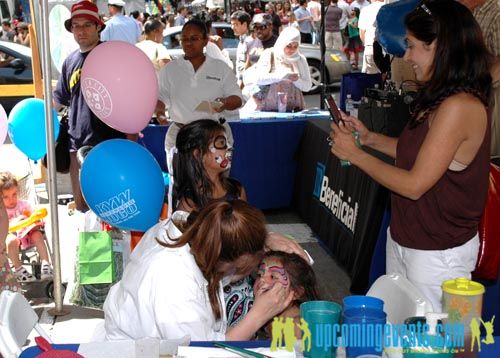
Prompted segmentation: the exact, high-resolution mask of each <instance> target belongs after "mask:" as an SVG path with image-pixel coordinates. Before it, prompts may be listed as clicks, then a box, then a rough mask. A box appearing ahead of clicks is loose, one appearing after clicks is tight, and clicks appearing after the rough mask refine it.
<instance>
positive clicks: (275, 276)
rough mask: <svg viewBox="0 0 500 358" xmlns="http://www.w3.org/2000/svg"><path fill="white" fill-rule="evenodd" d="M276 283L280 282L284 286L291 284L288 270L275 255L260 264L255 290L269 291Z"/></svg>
mask: <svg viewBox="0 0 500 358" xmlns="http://www.w3.org/2000/svg"><path fill="white" fill-rule="evenodd" d="M276 283H280V284H282V285H283V286H284V287H288V286H290V278H289V276H288V272H287V271H286V270H285V268H284V267H283V264H282V263H281V261H280V260H278V259H276V258H273V257H267V258H265V259H264V260H262V262H261V263H260V265H259V270H258V271H257V280H256V281H255V285H254V290H257V291H259V290H263V291H267V290H270V289H271V287H273V286H274V284H276Z"/></svg>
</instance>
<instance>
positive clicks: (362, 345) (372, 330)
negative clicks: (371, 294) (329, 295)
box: [343, 307, 387, 358]
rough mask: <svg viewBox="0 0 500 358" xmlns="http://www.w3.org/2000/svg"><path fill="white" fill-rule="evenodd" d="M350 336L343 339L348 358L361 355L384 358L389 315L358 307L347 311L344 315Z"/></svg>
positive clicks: (378, 310)
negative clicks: (384, 341) (386, 324)
mask: <svg viewBox="0 0 500 358" xmlns="http://www.w3.org/2000/svg"><path fill="white" fill-rule="evenodd" d="M343 318H344V322H343V323H344V325H346V326H347V330H348V336H347V337H343V340H344V344H346V355H347V358H354V357H358V356H360V355H364V354H368V355H376V356H382V353H383V350H384V347H383V337H384V326H385V323H386V319H387V315H386V313H385V312H384V311H382V310H381V309H376V308H371V307H358V308H350V309H346V310H345V311H344V314H343Z"/></svg>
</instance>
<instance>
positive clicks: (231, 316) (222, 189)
mask: <svg viewBox="0 0 500 358" xmlns="http://www.w3.org/2000/svg"><path fill="white" fill-rule="evenodd" d="M176 147H177V151H176V153H175V154H174V156H173V161H172V164H173V177H174V185H173V200H172V203H173V204H172V207H173V209H174V210H181V211H186V212H191V211H193V210H196V211H199V210H202V209H203V208H204V207H205V206H207V205H208V204H209V203H210V202H211V201H212V200H214V199H226V200H235V199H240V200H245V201H246V200H247V196H246V193H245V190H244V188H243V186H242V185H241V184H240V183H239V182H238V181H237V180H235V179H232V178H228V177H227V175H226V174H227V171H228V170H229V168H230V167H231V155H232V148H231V147H230V146H229V145H228V141H227V138H226V136H225V132H224V127H223V126H222V125H220V124H219V123H218V122H216V121H213V120H210V119H201V120H197V121H194V122H191V123H189V124H187V125H185V126H183V127H182V128H181V129H180V130H179V133H178V135H177V139H176ZM266 248H268V249H271V250H282V251H286V252H295V253H297V254H298V255H304V257H307V256H306V254H305V253H304V250H303V249H302V248H301V247H300V245H298V244H297V243H296V242H295V241H293V240H290V239H288V238H285V237H284V236H282V235H280V234H277V233H272V234H271V233H269V234H268V236H267V238H266ZM255 269H256V267H254V270H255ZM254 270H250V271H249V272H253V271H254ZM223 283H224V299H225V302H226V312H227V318H228V323H229V325H234V324H236V323H238V322H239V321H240V320H241V319H243V318H244V316H245V315H246V314H247V312H248V311H249V310H250V308H251V307H252V304H253V302H254V294H253V279H252V278H251V277H249V276H246V277H244V278H241V276H238V275H232V274H231V272H230V270H228V271H227V273H226V275H225V277H223Z"/></svg>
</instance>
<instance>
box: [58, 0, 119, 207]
mask: <svg viewBox="0 0 500 358" xmlns="http://www.w3.org/2000/svg"><path fill="white" fill-rule="evenodd" d="M64 26H65V28H66V30H68V31H69V32H71V33H73V36H74V38H75V41H76V42H77V43H78V45H79V47H80V48H79V49H78V50H76V51H74V52H73V53H71V54H70V55H69V56H68V57H67V58H66V60H64V63H63V66H62V70H61V76H60V78H59V81H58V82H57V87H56V90H55V91H54V102H55V106H56V107H57V108H59V107H61V106H69V109H70V110H69V131H68V132H69V136H70V148H69V149H70V158H71V164H70V177H71V187H72V189H73V196H74V199H75V205H76V208H77V209H78V210H80V211H87V210H88V206H87V204H86V203H85V200H84V199H83V196H82V193H81V189H80V180H79V170H80V165H79V163H78V161H77V158H76V151H77V150H78V149H79V148H81V147H83V146H87V145H90V146H94V145H97V144H98V143H100V142H102V141H104V140H106V139H111V138H124V137H125V135H124V134H123V133H120V132H118V131H116V130H114V129H112V128H111V127H108V126H107V125H106V124H105V123H103V122H102V121H101V120H100V119H99V118H97V117H96V116H95V115H94V113H92V111H91V110H90V108H89V107H88V105H87V103H86V102H85V100H84V96H83V93H82V92H81V88H80V76H81V71H82V67H83V63H84V61H85V59H86V58H87V56H88V54H89V53H90V51H92V50H93V49H94V48H95V47H96V46H97V45H98V44H99V43H100V42H99V33H100V32H101V31H102V30H103V29H104V27H105V25H104V23H103V22H102V20H101V18H100V17H99V13H98V10H97V6H96V5H95V4H93V3H91V2H90V1H86V0H84V1H80V2H78V3H75V4H74V5H73V6H72V7H71V18H69V19H68V20H66V21H65V22H64Z"/></svg>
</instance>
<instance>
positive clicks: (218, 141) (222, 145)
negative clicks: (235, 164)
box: [209, 135, 233, 170]
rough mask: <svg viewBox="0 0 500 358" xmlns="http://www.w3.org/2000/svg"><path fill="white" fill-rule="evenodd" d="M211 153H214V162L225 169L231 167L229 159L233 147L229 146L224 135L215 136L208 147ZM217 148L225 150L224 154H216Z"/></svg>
mask: <svg viewBox="0 0 500 358" xmlns="http://www.w3.org/2000/svg"><path fill="white" fill-rule="evenodd" d="M209 150H210V152H211V153H213V154H216V155H215V162H216V163H217V164H219V166H220V167H221V168H222V169H224V170H226V169H229V168H231V160H232V159H233V148H232V147H230V146H229V144H228V142H227V138H226V136H225V135H218V136H217V137H215V139H214V142H213V144H212V145H211V146H210V147H209ZM217 150H225V151H226V152H225V154H224V155H218V154H217Z"/></svg>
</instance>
